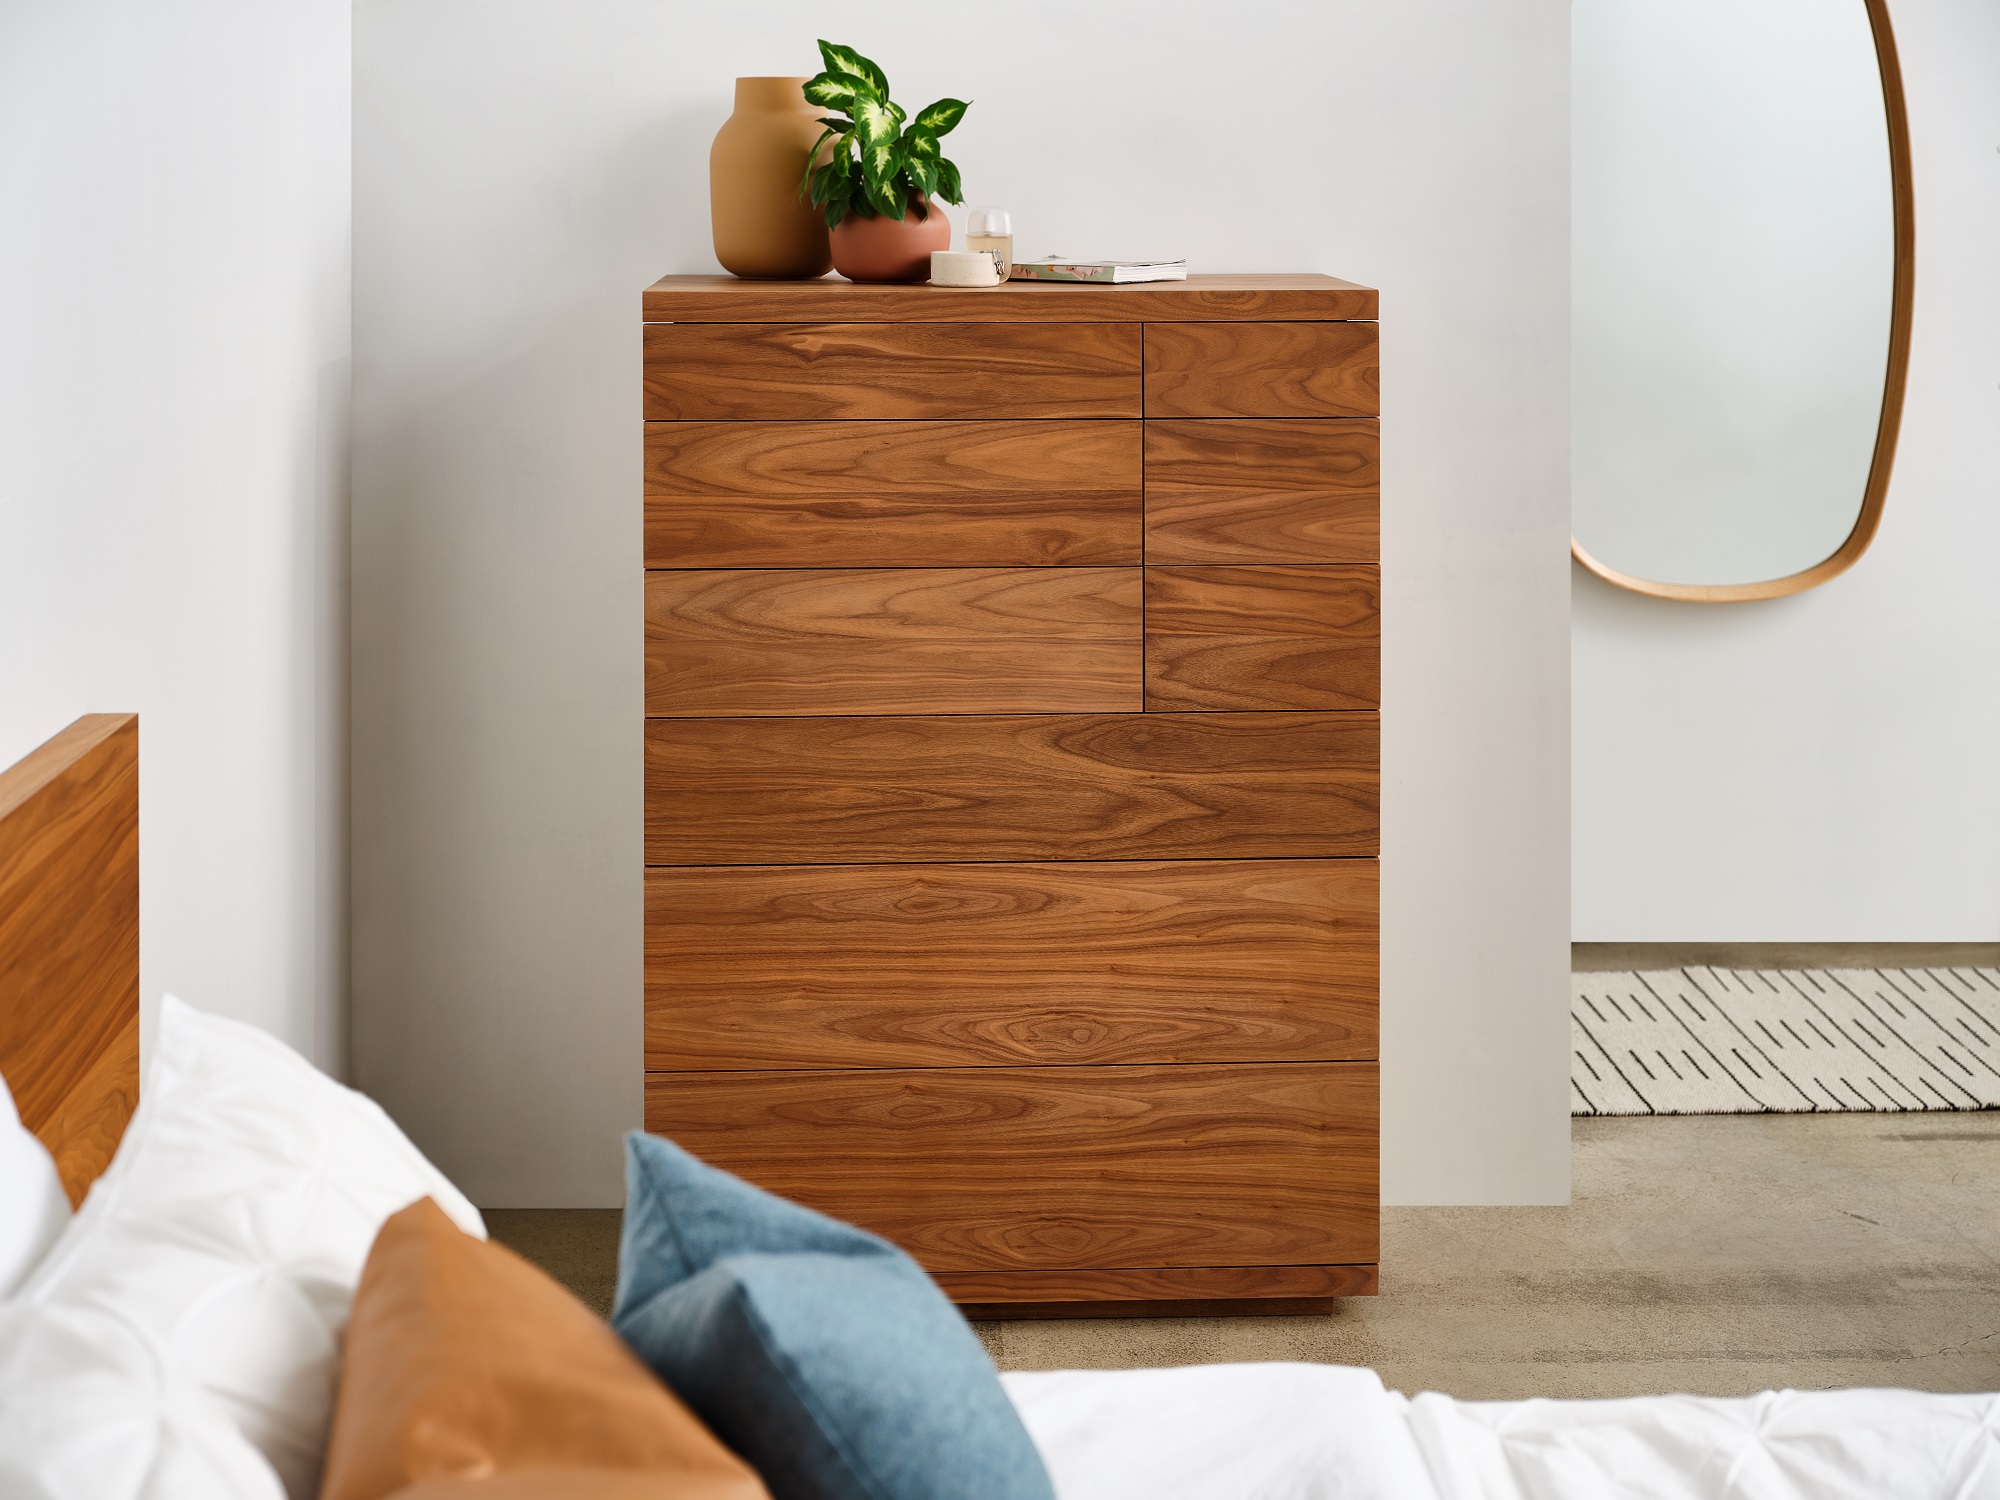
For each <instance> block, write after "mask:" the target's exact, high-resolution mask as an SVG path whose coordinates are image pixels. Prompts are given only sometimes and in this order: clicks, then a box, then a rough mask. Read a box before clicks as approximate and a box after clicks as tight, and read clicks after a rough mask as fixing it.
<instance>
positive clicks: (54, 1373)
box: [0, 1301, 285, 1500]
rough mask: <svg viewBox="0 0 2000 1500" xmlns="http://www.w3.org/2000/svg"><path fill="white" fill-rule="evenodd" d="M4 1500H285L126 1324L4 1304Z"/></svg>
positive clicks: (206, 1401) (0, 1388) (108, 1314)
mask: <svg viewBox="0 0 2000 1500" xmlns="http://www.w3.org/2000/svg"><path fill="white" fill-rule="evenodd" d="M0 1495H4V1496H5V1497H6V1500H285V1487H284V1486H283V1485H282V1484H280V1483H279V1482H278V1476H277V1474H276V1472H275V1471H274V1470H273V1469H272V1468H271V1465H270V1462H269V1460H267V1459H266V1458H265V1457H264V1455H263V1454H261V1453H259V1452H258V1451H257V1450H256V1449H255V1448H254V1447H252V1446H251V1444H250V1440H249V1439H248V1438H246V1437H245V1436H244V1435H243V1434H242V1433H241V1432H239V1431H238V1430H237V1427H236V1424H235V1423H234V1422H232V1421H231V1420H230V1419H229V1414H228V1413H227V1412H226V1411H224V1410H223V1409H222V1407H221V1405H220V1404H219V1403H218V1402H217V1401H216V1400H215V1398H214V1397H213V1396H211V1395H209V1394H208V1392H206V1391H204V1390H203V1389H202V1388H201V1387H200V1386H198V1385H196V1384H195V1383H194V1382H193V1381H192V1380H189V1379H188V1378H187V1377H186V1376H184V1375H181V1374H179V1373H178V1372H176V1371H174V1370H171V1369H169V1368H167V1367H166V1366H165V1365H164V1364H162V1363H161V1361H160V1359H159V1357H158V1355H157V1353H156V1352H155V1351H154V1350H153V1349H151V1348H149V1347H148V1345H147V1342H146V1338H145V1335H143V1334H142V1333H141V1332H140V1331H139V1330H138V1329H137V1328H135V1327H134V1326H133V1324H132V1322H131V1321H130V1320H129V1319H127V1318H124V1317H122V1316H121V1315H119V1314H118V1313H117V1312H115V1311H110V1310H102V1311H101V1310H99V1309H97V1308H93V1307H88V1306H82V1305H75V1306H70V1305H63V1306H55V1307H38V1306H32V1305H30V1304H28V1303H25V1302H20V1301H15V1302H8V1303H5V1304H0Z"/></svg>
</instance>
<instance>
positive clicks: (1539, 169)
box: [353, 0, 1568, 1206]
mask: <svg viewBox="0 0 2000 1500" xmlns="http://www.w3.org/2000/svg"><path fill="white" fill-rule="evenodd" d="M1567 13H1568V7H1567V4H1566V3H1565V0H1509V3H1506V4H1495V3H1492V0H1408V3H1398V4H1394V5H1385V4H1382V3H1379V0H1285V3H1276V0H1273V3H1264V4H1248V5H1244V4H1236V5H1221V4H1214V3H1207V4H1201V3H1190V0H1155V3H1150V4H1147V5H1144V6H1140V5H1125V6H1119V5H1100V6H1075V5H1056V4H1046V3H1044V4H1017V5H1015V6H1012V7H1010V8H1008V9H1006V11H1005V12H1004V14H1003V13H1001V12H998V11H974V10H965V9H960V10H956V11H951V12H948V13H941V12H939V11H938V10H937V9H936V8H935V7H929V6H920V5H917V4H914V3H895V0H875V3H866V4H844V5H831V6H830V5H827V4H824V3H820V4H810V5H809V4H805V3H802V0H771V3H766V4H760V5H757V6H754V7H753V6H695V5H691V4H661V3H658V0H593V3H589V4H582V5H564V4H554V3H549V0H361V3H360V4H358V5H357V7H356V58H355V70H356V91H355V108H356V124H355V150H356V159H355V214H356V218H355V349H356V363H355V419H356V449H355V471H354V480H355V501H354V503H355V517H354V548H355V551H354V568H355V577H354V612H355V622H356V629H355V638H354V652H355V655H354V740H353V753H354V783H353V785H354V798H355V803H354V847H355V882H354V891H355V910H354V920H355V927H354V980H355V999H354V1006H355V1011H354V1043H355V1068H356V1073H357V1077H358V1079H359V1081H360V1082H361V1083H362V1084H363V1085H364V1086H365V1087H367V1088H368V1089H370V1090H371V1091H372V1092H374V1093H375V1094H376V1095H377V1096H378V1097H379V1098H381V1099H382V1101H383V1102H384V1103H385V1104H386V1105H387V1106H388V1107H389V1108H390V1110H391V1111H392V1112H394V1113H395V1114H396V1115H397V1116H398V1118H399V1119H401V1120H402V1121H403V1122H404V1124H405V1125H406V1126H407V1128H409V1129H410V1130H411V1131H412V1133H413V1134H414V1135H415V1137H416V1139H417V1140H418V1142H419V1144H421V1145H422V1146H423V1147H424V1149H425V1150H427V1151H428V1152H430V1153H431V1154H432V1155H433V1156H434V1157H435V1159H436V1160H437V1161H438V1162H439V1163H440V1165H442V1166H443V1167H444V1168H445V1169H446V1170H447V1171H449V1172H451V1173H452V1174H453V1175H455V1176H456V1177H457V1178H458V1179H459V1180H460V1181H461V1182H462V1183H463V1184H464V1185H465V1187H466V1189H467V1190H468V1192H470V1193H471V1195H472V1196H473V1197H474V1199H475V1200H476V1201H478V1202H481V1203H483V1204H487V1205H492V1206H502V1205H510V1204H511V1205H551V1206H553V1205H564V1204H595V1203H607V1204H608V1203H616V1202H618V1201H619V1200H620V1197H621V1189H620V1183H619V1148H618V1140H617V1136H618V1132H619V1131H621V1130H623V1129H625V1128H627V1127H630V1126H634V1125H636V1124H637V1123H638V1121H639V1118H640V866H641V847H640V791H641V764H640V733H639V730H640V715H641V693H640V686H641V684H640V667H641V662H640V626H641V575H640V556H639V436H640V428H639V421H640V418H639V304H638V296H639V291H640V289H641V288H642V287H644V286H645V285H646V284H647V283H649V282H650V281H652V280H653V279H654V278H656V277H658V276H660V275H661V274H663V273H666V272H669V271H706V270H713V269H715V263H714V260H713V258H712V255H711V252H710V247H709V240H708V212H707V153H708V143H709V140H710V138H711V137H712V136H713V134H714V132H715V129H716V127H717V126H718V125H719V124H720V123H721V122H722V120H723V119H724V118H725V116H726V115H727V114H728V112H729V107H730V106H729V101H730V92H731V80H732V79H733V78H734V77H735V76H736V75H738V74H769V73H785V72H800V73H804V72H810V71H812V70H813V68H814V66H815V61H814V58H815V54H814V52H813V49H812V42H813V38H814V37H815V36H822V35H825V36H831V37H833V38H835V39H837V40H841V41H845V42H849V43H852V44H854V45H856V46H858V47H860V48H861V50H863V51H864V52H867V53H869V54H870V55H872V56H874V57H875V58H876V59H877V60H878V61H879V62H881V63H882V64H883V65H884V66H885V67H886V69H887V71H888V73H889V76H890V78H891V79H892V81H894V82H895V84H896V85H897V91H898V93H899V94H900V95H901V96H903V97H904V98H906V99H908V100H911V101H914V103H924V102H927V101H928V100H929V99H930V98H932V97H935V96H937V95H940V94H946V93H955V94H958V95H960V96H961V97H967V98H970V99H972V100H973V101H974V104H973V108H972V111H971V113H970V114H969V115H968V116H967V119H966V122H965V124H964V125H963V126H961V127H960V129H959V131H958V133H957V134H956V135H954V136H953V137H952V146H953V153H952V154H953V155H954V156H955V157H956V158H957V160H958V161H959V162H960V164H961V166H962V167H963V168H964V171H965V178H966V181H967V183H968V186H969V189H970V191H971V193H972V194H973V197H974V201H977V202H997V203H1002V204H1005V205H1007V206H1008V207H1010V208H1011V209H1012V210H1013V211H1014V218H1015V225H1016V231H1017V236H1018V239H1017V244H1018V248H1019V249H1020V251H1021V252H1022V253H1024V254H1035V253H1041V252H1046V251H1050V250H1062V251H1064V252H1066V253H1070V254H1089V253H1093V252H1113V253H1116V252H1119V251H1124V252H1129V253H1136V254H1145V253H1152V252H1160V251H1173V252H1183V253H1185V254H1187V255H1188V256H1189V257H1190V258H1191V259H1192V260H1193V261H1194V262H1195V264H1196V266H1197V268H1208V269H1215V270H1323V271H1330V272H1334V273H1336V274H1339V275H1343V276H1347V277H1350V278H1353V279H1357V280H1362V281H1368V282H1372V283H1375V284H1377V285H1379V286H1381V287H1382V288H1383V293H1384V295H1383V303H1382V306H1383V317H1384V320H1385V322H1384V329H1385V334H1384V344H1383V392H1384V401H1385V404H1386V405H1385V409H1386V412H1387V417H1386V419H1385V422H1384V482H1385V488H1386V492H1387V504H1386V507H1385V533H1386V534H1385V540H1384V550H1385V557H1386V583H1385V588H1386V594H1385V615H1386V624H1385V630H1386V638H1385V645H1384V651H1385V674H1386V685H1385V709H1386V733H1385V762H1386V766H1387V786H1386V789H1385V810H1384V826H1385V841H1386V855H1385V860H1384V870H1385V881H1386V885H1385V896H1384V902H1385V910H1384V938H1383V943H1384V991H1385V992H1384V1005H1383V1016H1384V1056H1385V1064H1384V1111H1385V1127H1384V1146H1383V1154H1384V1170H1385V1185H1386V1191H1387V1194H1388V1196H1389V1197H1390V1198H1391V1199H1392V1200H1398V1201H1430V1202H1550V1201H1560V1200H1561V1199H1563V1198H1564V1197H1565V1196H1566V1194H1567V1190H1568V1116H1567V1109H1568V1102H1567V1101H1568V1094H1567V1089H1568V1081H1567V1076H1566V1073H1565V1071H1564V1069H1565V1059H1566V1042H1565V1038H1566V1036H1567V1029H1566V1028H1567V1019H1566V1011H1565V1006H1566V1003H1567V1002H1566V984H1565V973H1566V969H1567V953H1566V948H1565V941H1566V938H1567V930H1566V916H1565V909H1566V905H1567V900H1566V894H1565V893H1566V876H1567V831H1566V829H1567V798H1568V777H1567V766H1566V763H1565V756H1566V736H1565V723H1566V712H1567V681H1566V677H1567V663H1566V661H1565V657H1564V640H1565V632H1566V628H1567V619H1566V604H1567V595H1566V589H1565V580H1566V573H1565V569H1566V566H1567V565H1566V562H1565V547H1566V535H1567V474H1566V465H1567V410H1568V390H1567V383H1566V381H1567V377H1566V360H1567V349H1568V329H1567V316H1568V260H1567V255H1568V111H1567V90H1568V63H1567ZM940 14H948V15H949V17H950V21H949V24H946V25H943V26H940V25H939V24H938V17H939V16H940ZM958 222H959V223H960V224H961V225H962V222H963V221H962V218H960V219H959V220H958Z"/></svg>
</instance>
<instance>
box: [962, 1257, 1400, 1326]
mask: <svg viewBox="0 0 2000 1500" xmlns="http://www.w3.org/2000/svg"><path fill="white" fill-rule="evenodd" d="M935 1279H936V1281H937V1284H938V1286H939V1287H941V1288H942V1289H943V1291H944V1294H945V1295H946V1296H947V1297H949V1298H951V1299H952V1301H954V1302H956V1303H957V1304H958V1305H959V1311H960V1312H962V1313H964V1314H965V1315H966V1316H967V1317H968V1318H1106V1317H1109V1318H1146V1317H1183V1318H1189V1317H1195V1318H1200V1317H1217V1316H1223V1317H1227V1316H1231V1315H1236V1316H1253V1317H1281V1316H1290V1315H1297V1314H1301V1313H1327V1312H1331V1311H1333V1299H1335V1298H1338V1297H1372V1296H1374V1295H1375V1285H1376V1283H1375V1267H1374V1266H1368V1265H1361V1266H1124V1267H1118V1268H1116V1269H1109V1268H1098V1269H1088V1270H1070V1271H940V1272H938V1273H937V1275H936V1278H935Z"/></svg>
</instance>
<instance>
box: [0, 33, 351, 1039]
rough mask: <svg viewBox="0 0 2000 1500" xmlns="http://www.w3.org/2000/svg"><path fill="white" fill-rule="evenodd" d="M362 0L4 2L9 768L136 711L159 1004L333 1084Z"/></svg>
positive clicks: (150, 992) (0, 206) (4, 708)
mask: <svg viewBox="0 0 2000 1500" xmlns="http://www.w3.org/2000/svg"><path fill="white" fill-rule="evenodd" d="M348 64H349V15H348V6H347V4H346V0H284V3H277V0H177V3H175V4H172V5H161V4H156V3H147V0H61V3H40V4H35V3H26V0H0V764H8V763H11V762H12V761H14V760H15V759H16V758H18V757H19V756H20V755H22V754H24V753H25V752H26V751H28V750H29V749H31V748H33V747H34V746H35V745H36V744H39V743H40V742H41V741H42V740H44V739H46V738H47V737H48V736H49V735H51V734H53V733H55V732H56V731H57V730H58V729H60V728H61V727H62V726H63V725H65V724H67V723H68V722H69V721H70V720H71V719H73V718H74V717H76V716H77V715H78V714H81V713H85V712H90V711H97V710H137V711H138V713H139V714H140V742H141V747H142V749H141V773H140V797H141V807H142V814H141V817H142V833H141V855H140V880H141V904H142V911H143V927H144V931H143V938H142V960H141V963H142V985H143V993H144V995H145V997H146V1001H147V1007H148V1012H149V1014H150V1010H151V1007H152V1005H153V1004H154V1002H155V1000H156V997H157V996H158V994H159V992H160V991H161V990H163V989H172V990H175V991H177V992H179V993H180V994H182V995H183V996H185V997H186V998H187V999H189V1000H191V1001H193V1002H195V1003H196V1004H199V1005H202V1006H205V1007H208V1008H211V1009H215V1010H221V1011H225V1012H228V1013H230V1014H233V1015H237V1016H241V1017H244V1018H246V1019H249V1020H253V1021H256V1022H258V1023H260V1024H262V1025H264V1026H266V1027H268V1028H270V1029H272V1030H273V1031H276V1032H277V1033H278V1034H279V1035H281V1036H283V1037H285V1038H287V1039H288V1040H290V1041H291V1042H293V1043H294V1044H296V1045H298V1046H300V1047H302V1048H303V1049H305V1050H306V1051H307V1052H308V1053H310V1054H311V1055H312V1056H313V1057H315V1059H317V1060H319V1061H320V1062H322V1063H324V1064H327V1065H330V1066H335V1067H338V1066H339V1065H340V1063H341V1057H342V1051H343V1041H344V1029H345V1028H344V1016H343V1013H342V989H343V985H344V977H343V967H344V960H345V939H344V931H343V922H344V919H343V915H342V906H343V902H344V880H345V875H344V869H343V844H344V835H343V828H344V810H343V807H342V801H343V783H344V771H343V765H344V756H345V741H346V731H345V724H344V719H343V713H344V710H343V699H344V691H345V687H344V656H345V629H346V626H345V613H344V592H345V584H344V579H343V577H342V574H341V569H342V568H343V567H344V542H345V525H346V516H345V509H344V506H345V472H344V469H345V455H346V445H347V432H346V404H347V352H348V261H347V249H348V207H349V206H348V147H349V100H350V96H349V66H348Z"/></svg>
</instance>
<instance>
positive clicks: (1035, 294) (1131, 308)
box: [641, 275, 1376, 323]
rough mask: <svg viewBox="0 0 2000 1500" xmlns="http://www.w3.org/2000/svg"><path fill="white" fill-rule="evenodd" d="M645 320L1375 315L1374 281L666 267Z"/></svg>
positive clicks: (1182, 319)
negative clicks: (738, 273) (914, 279)
mask: <svg viewBox="0 0 2000 1500" xmlns="http://www.w3.org/2000/svg"><path fill="white" fill-rule="evenodd" d="M641 307H642V309H643V312H644V316H645V320H646V321H647V322H649V323H818V322H842V321H852V320H861V321H868V322H873V321H875V320H877V319H880V320H884V321H890V322H935V323H1121V322H1141V323H1207V322H1218V323H1251V322H1264V321H1270V322H1291V321H1300V322H1316V321H1338V320H1346V319H1356V320H1372V319H1373V318H1374V317H1375V309H1376V295H1375V291H1374V288H1372V287H1365V286H1357V285H1356V284H1355V283H1353V282H1351V281H1342V280H1340V278H1338V277H1337V276H1319V275H1284V276H1263V275H1233V276H1190V277H1188V278H1187V280H1185V281H1149V282H1138V283H1134V284H1130V285H1126V286H1092V285H1084V284H1070V285H1064V284H1059V283H1049V282H1030V281H1010V282H1008V283H1007V284H1006V285H1005V286H999V287H977V288H970V287H935V286H908V285H904V286H869V285H862V284H857V283H853V282H846V281H841V280H838V279H836V278H834V277H825V278H822V279H821V280H819V281H739V280H738V279H737V278H735V277H734V276H662V277H661V278H660V279H659V280H658V281H656V282H654V283H653V284H652V285H651V286H649V287H647V288H646V291H645V295H644V298H643V300H642V302H641Z"/></svg>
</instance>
